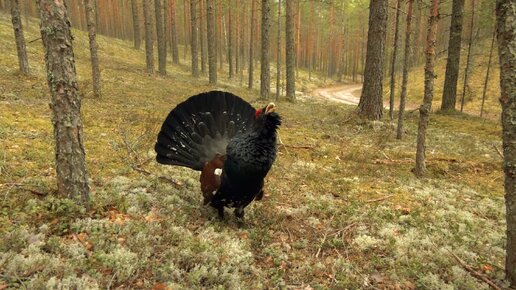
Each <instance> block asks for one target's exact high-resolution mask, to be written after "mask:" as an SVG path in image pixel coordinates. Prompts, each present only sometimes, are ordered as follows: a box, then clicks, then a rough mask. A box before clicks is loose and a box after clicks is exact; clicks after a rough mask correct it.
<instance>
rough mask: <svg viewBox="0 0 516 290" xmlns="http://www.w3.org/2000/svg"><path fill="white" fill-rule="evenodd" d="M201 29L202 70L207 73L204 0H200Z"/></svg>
mask: <svg viewBox="0 0 516 290" xmlns="http://www.w3.org/2000/svg"><path fill="white" fill-rule="evenodd" d="M199 2H200V5H199V31H200V33H201V35H200V37H199V38H200V39H199V43H200V45H201V72H202V73H203V74H205V73H206V33H205V30H204V28H205V27H206V24H205V23H204V22H205V21H204V19H205V17H204V16H203V15H204V11H205V10H204V0H199Z"/></svg>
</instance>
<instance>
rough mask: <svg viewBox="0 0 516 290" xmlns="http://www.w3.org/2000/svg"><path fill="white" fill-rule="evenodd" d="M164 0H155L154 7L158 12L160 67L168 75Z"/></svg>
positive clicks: (157, 27)
mask: <svg viewBox="0 0 516 290" xmlns="http://www.w3.org/2000/svg"><path fill="white" fill-rule="evenodd" d="M161 1H162V0H154V9H155V13H156V35H157V42H158V69H159V74H160V75H162V76H165V75H167V42H166V40H165V31H164V28H165V25H164V23H163V8H162V6H161Z"/></svg>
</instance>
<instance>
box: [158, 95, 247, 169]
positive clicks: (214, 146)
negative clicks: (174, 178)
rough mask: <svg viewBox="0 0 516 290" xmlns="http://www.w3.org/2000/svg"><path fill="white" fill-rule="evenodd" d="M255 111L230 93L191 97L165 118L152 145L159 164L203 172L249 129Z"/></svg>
mask: <svg viewBox="0 0 516 290" xmlns="http://www.w3.org/2000/svg"><path fill="white" fill-rule="evenodd" d="M254 113H255V109H254V108H253V107H252V106H251V105H250V104H249V103H247V102H246V101H244V100H243V99H241V98H240V97H237V96H235V95H233V94H231V93H227V92H221V91H211V92H207V93H202V94H199V95H196V96H193V97H190V98H189V99H187V100H186V101H184V102H182V103H180V104H179V105H177V106H176V107H175V108H174V109H173V110H172V111H171V112H170V113H169V114H168V116H167V118H166V119H165V122H164V123H163V125H162V127H161V131H160V133H159V134H158V140H157V142H156V145H155V147H154V148H155V150H156V153H157V156H156V160H157V161H158V162H159V163H161V164H171V165H179V166H186V167H189V168H192V169H195V170H202V167H203V165H204V163H205V162H207V161H209V160H211V159H212V158H213V157H214V156H215V154H216V153H220V154H225V152H226V146H227V144H228V142H229V140H230V139H231V138H232V137H233V136H235V135H236V134H239V133H243V132H246V131H247V130H250V129H251V127H252V126H251V124H252V123H253V121H254Z"/></svg>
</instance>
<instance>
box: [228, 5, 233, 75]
mask: <svg viewBox="0 0 516 290" xmlns="http://www.w3.org/2000/svg"><path fill="white" fill-rule="evenodd" d="M230 3H231V2H230ZM227 31H228V64H229V78H230V79H231V78H233V7H232V5H229V7H228V27H227Z"/></svg>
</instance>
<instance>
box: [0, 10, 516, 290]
mask: <svg viewBox="0 0 516 290" xmlns="http://www.w3.org/2000/svg"><path fill="white" fill-rule="evenodd" d="M41 2H46V1H43V0H41V1H37V2H35V1H29V0H20V1H18V0H12V1H6V0H0V110H1V114H0V199H1V200H2V202H1V208H0V236H1V237H2V238H0V290H2V289H18V288H24V289H45V288H48V289H96V288H97V289H106V288H107V289H112V288H117V289H134V288H137V289H150V288H151V289H201V288H217V289H218V288H220V289H238V288H241V289H260V288H276V287H277V288H284V289H314V288H318V289H326V288H334V289H488V288H490V287H491V288H494V289H502V288H506V287H509V284H510V281H508V280H506V276H505V261H504V259H505V255H506V240H505V239H506V232H505V229H506V226H507V225H506V222H505V218H506V212H505V207H504V187H503V180H504V171H503V166H502V165H503V164H502V163H503V162H502V161H503V153H502V151H503V149H502V139H501V138H500V136H501V132H502V126H501V124H500V121H499V120H500V117H501V113H502V110H501V107H500V105H499V100H498V99H499V97H500V82H499V79H500V65H499V58H498V53H497V45H496V41H495V38H494V35H495V22H496V19H495V3H494V2H495V1H492V0H462V1H461V0H454V1H451V0H450V1H442V2H441V3H440V4H439V5H440V7H439V20H438V22H437V24H436V25H437V26H436V39H435V65H434V67H433V69H434V73H435V76H436V78H435V80H434V82H435V85H434V88H433V99H431V104H432V110H431V112H432V113H431V115H430V120H429V125H428V130H427V133H426V134H427V135H426V161H425V162H426V166H425V171H424V174H423V177H424V178H418V177H416V176H415V175H414V172H413V171H414V159H415V153H416V139H417V136H418V122H419V118H420V116H419V115H418V109H419V106H420V105H421V104H422V102H423V97H424V95H425V61H426V60H427V59H426V58H425V51H426V50H425V49H426V45H427V31H428V27H429V18H430V16H431V11H432V10H431V8H432V4H435V2H436V0H433V1H419V0H416V1H410V0H409V1H401V0H390V1H378V2H384V4H385V5H384V6H385V7H386V10H385V12H386V15H385V16H386V17H387V18H386V23H387V26H386V30H385V33H386V37H385V43H384V45H385V49H384V50H383V51H382V52H381V54H380V55H381V56H382V57H383V64H382V63H380V65H381V66H380V67H381V68H383V74H380V77H381V83H382V85H383V90H381V94H380V97H383V98H382V101H381V103H380V109H379V110H380V112H381V113H380V118H370V117H369V116H365V117H362V118H359V117H357V113H356V112H357V108H356V105H358V104H359V99H360V97H361V95H362V93H361V89H362V83H363V82H364V79H366V78H367V77H366V76H365V71H366V56H367V54H368V52H367V42H368V33H369V26H368V25H369V24H368V19H369V13H370V8H371V7H372V6H371V7H370V3H369V1H366V0H350V1H344V0H342V1H337V0H274V1H257V0H214V1H212V0H208V1H206V0H154V1H141V0H138V1H136V0H132V1H131V0H95V1H93V0H87V1H82V0H80V1H79V0H69V1H64V2H66V8H67V16H68V17H69V20H70V23H71V27H72V35H73V42H72V43H73V59H74V61H75V65H76V70H77V84H78V90H77V97H78V99H79V100H82V108H81V111H80V117H81V118H82V122H83V126H84V149H85V162H86V163H85V164H86V166H85V167H86V168H87V172H88V175H89V178H87V183H88V188H89V193H90V196H89V199H90V201H89V203H88V205H89V206H83V205H82V204H81V203H80V202H79V203H78V202H77V198H73V196H72V197H70V196H69V197H67V196H66V194H65V195H63V194H62V192H60V188H57V187H56V178H57V176H56V166H57V165H56V164H55V159H56V155H55V154H54V153H53V152H54V146H55V141H54V133H53V128H52V125H53V123H52V122H51V120H53V119H52V116H54V115H53V113H52V109H53V108H52V104H54V103H53V102H52V104H51V108H49V91H48V83H47V70H46V68H45V48H44V46H43V45H42V35H43V32H42V31H43V30H44V29H43V28H41V27H40V22H41V20H40V19H39V18H40V15H41V14H40V13H41V11H40V10H39V7H38V4H40V3H41ZM49 2H54V1H49ZM57 2H59V1H57ZM57 2H56V3H57ZM459 2H462V5H463V10H462V11H463V13H462V24H461V25H460V26H461V27H462V32H461V33H460V34H459V39H460V41H459V44H458V50H459V51H460V54H461V55H460V62H458V66H457V70H456V71H457V72H458V75H457V80H456V86H455V87H456V92H455V93H453V95H454V96H456V104H455V105H452V106H451V108H450V107H449V106H448V108H444V107H443V106H444V105H443V104H444V102H443V94H446V93H445V89H444V88H450V87H451V86H445V75H446V74H447V73H446V71H447V68H446V67H447V60H448V58H449V52H450V47H452V46H453V45H452V44H450V27H453V25H452V24H453V23H452V22H453V20H452V19H454V17H457V16H456V15H455V16H454V13H453V11H452V6H454V5H460V3H459ZM13 5H19V6H18V7H19V11H18V12H19V13H20V18H19V21H18V22H17V23H16V22H15V21H13V20H12V15H11V12H12V7H13ZM48 5H50V4H48ZM409 5H410V7H411V8H409ZM265 12H267V13H265ZM407 16H410V17H408V18H409V19H410V23H411V24H410V25H407V23H408V20H407V19H408V18H407ZM455 19H456V18H455ZM264 23H265V24H267V23H269V25H264ZM210 24H211V25H210ZM17 25H18V26H17ZM21 26H22V27H23V35H22V38H24V39H25V44H23V45H24V46H26V54H27V55H26V57H25V59H26V63H25V64H24V63H23V61H21V60H20V59H22V58H20V55H19V54H18V53H17V47H20V46H21V43H20V42H19V41H18V42H17V40H16V38H15V37H14V34H13V27H14V28H15V31H16V29H17V28H16V27H21ZM407 26H408V28H409V29H407ZM456 26H457V25H456ZM92 29H93V31H92ZM407 31H410V38H409V41H408V42H406V39H407ZM92 39H93V42H92ZM264 40H267V41H264ZM455 40H456V39H455ZM452 42H453V41H452ZM92 43H93V44H92ZM455 47H457V43H455ZM92 65H93V66H92ZM24 67H25V69H24ZM404 70H405V72H406V74H405V76H406V79H405V80H403V71H404ZM380 72H381V70H380ZM48 81H49V82H50V80H48ZM404 83H405V85H404V86H403V84H404ZM364 85H365V84H364ZM403 87H405V90H404V89H403ZM214 89H217V90H224V91H229V92H233V93H234V94H236V95H239V96H241V97H242V98H244V99H246V100H247V101H249V102H251V104H252V105H253V106H255V107H257V108H258V107H263V105H264V104H265V103H267V102H269V101H271V100H273V101H274V102H275V103H276V105H277V112H279V113H280V114H281V116H282V117H283V125H282V127H281V129H280V131H279V134H280V142H279V144H278V157H277V160H276V162H275V164H274V166H273V168H272V170H271V172H270V173H269V175H268V177H267V179H266V185H265V189H266V191H265V192H266V195H265V197H264V199H263V200H262V201H256V202H254V203H252V204H251V206H249V207H248V209H247V212H246V224H245V225H244V226H241V225H239V224H238V222H237V221H236V220H235V218H234V217H233V216H229V217H226V220H223V221H221V220H219V219H218V218H217V216H216V213H215V211H214V210H213V209H212V208H209V207H205V206H203V205H202V195H201V194H200V192H199V181H198V178H199V177H198V175H199V174H198V173H197V172H195V171H192V170H189V169H186V168H180V167H165V166H161V165H159V164H157V163H156V162H155V161H154V158H155V152H154V149H153V147H154V143H155V142H156V136H157V133H158V131H159V128H160V126H161V123H162V122H163V120H164V119H165V117H166V116H167V114H168V112H169V111H170V110H171V109H172V108H173V107H174V106H175V105H176V104H178V103H179V102H181V101H183V100H185V99H186V98H187V97H189V96H192V95H195V94H198V93H200V92H203V91H209V90H214ZM403 91H404V92H403ZM401 95H404V96H405V97H406V102H404V108H403V110H406V112H405V114H404V115H403V114H401V117H400V118H399V119H400V120H401V124H402V125H403V126H401V125H398V124H399V123H400V122H399V121H398V122H397V119H398V112H399V105H400V104H399V103H400V96H401ZM390 98H392V100H393V101H392V102H389V101H390V100H389V99H390ZM382 104H383V106H381V105H382ZM382 107H383V108H382ZM442 107H443V108H444V110H441V108H442ZM359 108H360V107H359ZM359 110H360V109H359ZM403 110H402V111H403ZM382 114H383V116H382ZM397 137H399V138H397ZM515 281H516V276H515ZM514 283H516V282H514Z"/></svg>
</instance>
